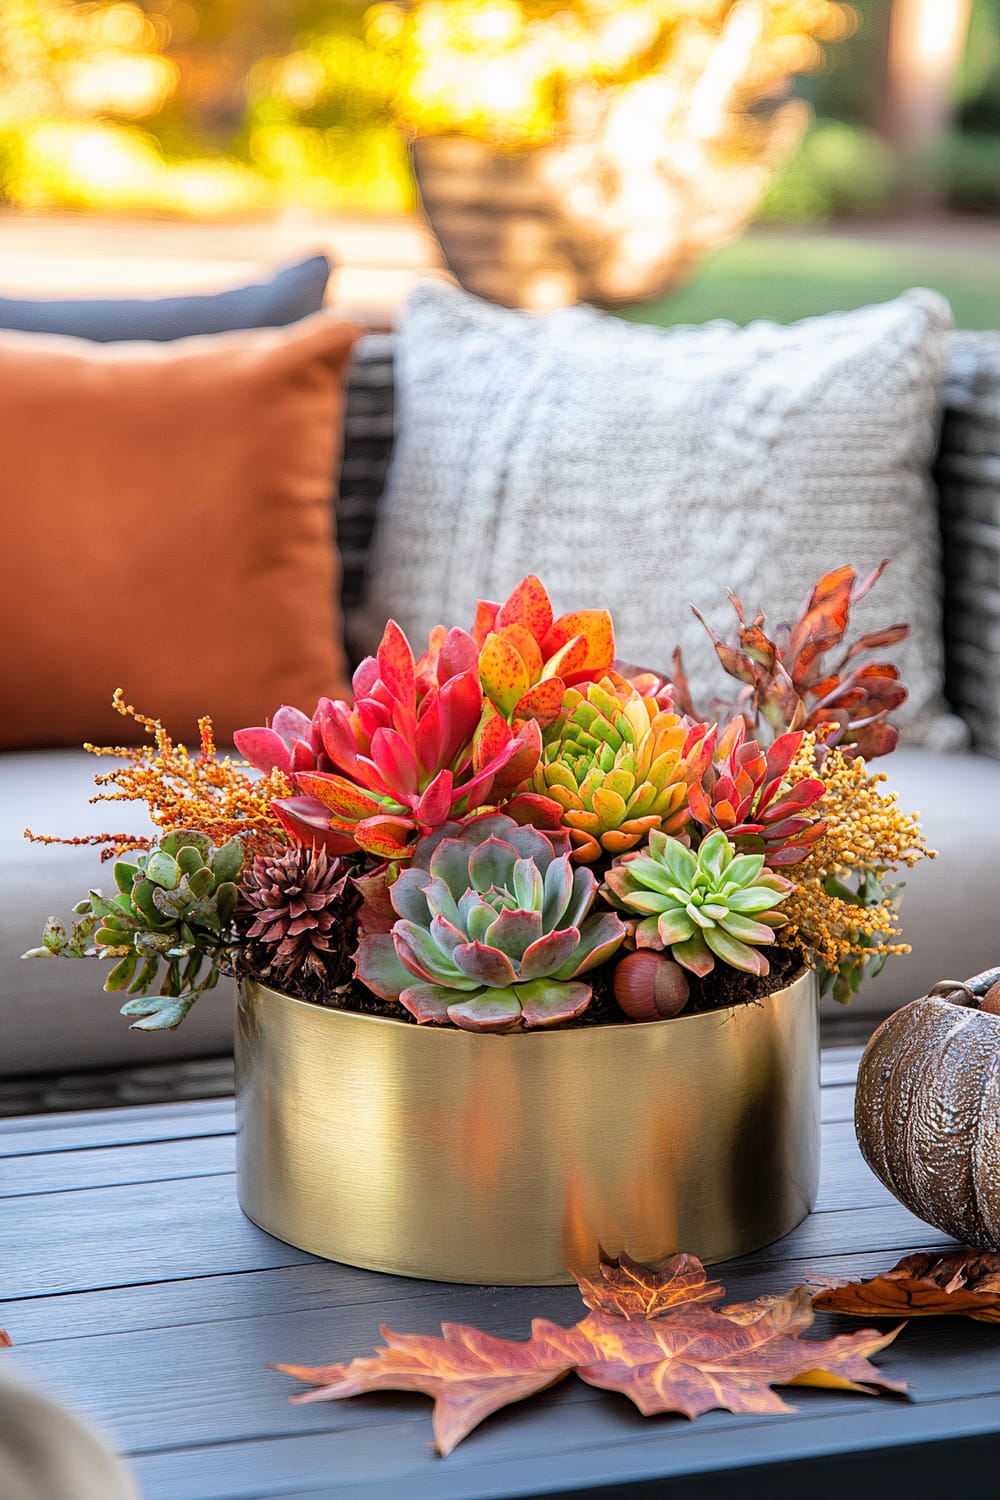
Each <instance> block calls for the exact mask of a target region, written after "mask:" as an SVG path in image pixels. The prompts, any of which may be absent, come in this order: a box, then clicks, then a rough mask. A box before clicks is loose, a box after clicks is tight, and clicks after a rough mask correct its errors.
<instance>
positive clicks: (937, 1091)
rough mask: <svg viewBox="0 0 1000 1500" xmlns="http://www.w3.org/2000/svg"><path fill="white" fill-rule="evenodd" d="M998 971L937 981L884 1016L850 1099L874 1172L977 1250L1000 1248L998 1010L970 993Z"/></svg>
mask: <svg viewBox="0 0 1000 1500" xmlns="http://www.w3.org/2000/svg"><path fill="white" fill-rule="evenodd" d="M998 978H1000V970H998V969H991V970H989V971H987V973H985V974H981V975H978V976H977V977H976V978H975V979H970V980H968V981H967V982H966V984H965V985H963V986H959V985H957V984H956V985H955V986H953V987H951V988H950V989H946V986H945V985H944V984H942V985H940V986H935V989H940V990H942V991H945V993H943V994H941V995H934V994H931V995H929V996H927V997H925V998H924V999H922V1000H914V1001H913V1002H912V1004H910V1005H904V1006H903V1007H902V1009H901V1010H897V1011H895V1012H894V1013H893V1014H892V1015H891V1016H889V1017H888V1019H887V1020H885V1021H883V1023H882V1025H881V1026H880V1027H879V1029H878V1030H877V1031H876V1032H875V1035H874V1036H873V1037H872V1039H871V1041H870V1042H869V1043H868V1046H867V1048H866V1049H865V1053H864V1056H863V1057H862V1059H861V1065H860V1067H859V1069H858V1089H857V1096H856V1104H855V1127H856V1129H857V1135H858V1145H859V1146H860V1148H861V1154H862V1156H863V1157H864V1159H865V1161H866V1162H867V1163H868V1165H869V1166H870V1167H871V1169H872V1171H873V1172H874V1173H875V1175H876V1177H878V1178H880V1180H881V1181H882V1182H883V1183H885V1186H886V1187H887V1188H888V1189H889V1191H890V1192H891V1193H894V1194H895V1195H896V1197H897V1198H898V1199H899V1200H900V1202H901V1203H903V1204H904V1205H905V1206H906V1207H907V1208H908V1209H910V1211H911V1212H912V1213H915V1214H916V1215H917V1217H918V1218H920V1219H923V1220H924V1221H925V1222H926V1223H928V1224H933V1225H934V1227H935V1228H936V1229H941V1230H944V1232H945V1233H946V1234H950V1235H954V1237H955V1238H956V1239H958V1240H962V1241H964V1243H965V1244H967V1245H974V1246H976V1247H977V1248H978V1249H983V1250H1000V1016H995V1015H991V1014H990V1013H989V1012H987V1011H983V1010H979V1009H977V1008H975V1002H976V1000H977V999H978V998H980V997H981V996H983V995H984V994H985V993H986V991H987V990H988V989H989V987H990V984H991V983H992V982H993V981H994V980H996V979H998ZM949 994H950V995H951V996H952V997H953V998H948V995H949ZM956 1000H959V1001H965V1002H972V1003H956Z"/></svg>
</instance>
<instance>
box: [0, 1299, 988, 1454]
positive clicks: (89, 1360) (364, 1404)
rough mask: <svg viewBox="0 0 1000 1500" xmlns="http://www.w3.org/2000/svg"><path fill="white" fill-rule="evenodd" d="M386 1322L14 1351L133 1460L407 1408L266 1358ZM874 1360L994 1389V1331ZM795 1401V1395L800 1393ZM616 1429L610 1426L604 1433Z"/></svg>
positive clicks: (523, 1316) (505, 1323)
mask: <svg viewBox="0 0 1000 1500" xmlns="http://www.w3.org/2000/svg"><path fill="white" fill-rule="evenodd" d="M785 1285H786V1283H785V1282H784V1281H783V1279H782V1277H781V1274H780V1273H772V1274H771V1275H770V1276H769V1277H761V1278H758V1279H757V1282H756V1287H755V1289H761V1288H762V1289H764V1290H783V1289H784V1288H785ZM735 1290H736V1288H735V1287H734V1288H733V1291H735ZM732 1294H733V1292H731V1293H730V1295H732ZM402 1311H403V1309H402V1307H401V1306H400V1305H396V1306H395V1307H393V1308H392V1326H394V1327H396V1328H399V1327H400V1325H399V1314H400V1312H402ZM584 1311H585V1309H584V1308H583V1306H582V1304H581V1301H580V1298H579V1296H578V1295H577V1293H576V1292H575V1291H570V1290H568V1289H567V1290H566V1291H565V1292H560V1291H558V1290H557V1291H556V1292H555V1293H554V1292H553V1289H546V1288H531V1289H520V1288H508V1289H505V1290H504V1291H502V1292H496V1291H491V1290H489V1289H479V1288H450V1287H449V1288H445V1289H440V1288H439V1289H438V1290H437V1292H436V1294H435V1295H433V1296H431V1297H427V1298H423V1299H420V1300H419V1301H416V1302H413V1303H411V1304H409V1306H408V1307H407V1309H406V1313H405V1328H403V1329H402V1330H401V1331H406V1332H413V1333H429V1334H436V1333H437V1332H438V1331H439V1326H440V1324H441V1323H442V1322H443V1321H452V1322H461V1323H466V1324H469V1325H471V1326H474V1327H478V1328H481V1329H483V1330H484V1331H485V1332H488V1333H491V1334H495V1335H497V1336H500V1337H504V1338H515V1339H521V1338H525V1337H527V1335H528V1333H529V1330H530V1319H531V1317H532V1316H548V1317H554V1318H555V1319H557V1320H558V1321H560V1322H562V1323H571V1322H574V1321H575V1320H576V1319H577V1318H579V1317H581V1316H582V1315H583V1314H584ZM381 1316H382V1314H381V1313H380V1312H379V1309H378V1308H377V1307H376V1308H372V1307H370V1306H366V1307H361V1308H359V1307H341V1308H338V1309H336V1311H335V1312H332V1313H327V1314H326V1315H325V1316H320V1315H317V1313H316V1312H314V1311H311V1310H310V1311H308V1312H298V1313H287V1312H284V1313H281V1314H273V1313H268V1314H263V1315H261V1316H257V1317H243V1318H241V1319H234V1320H232V1321H230V1322H227V1323H226V1324H225V1325H219V1324H213V1325H209V1326H207V1327H202V1328H199V1329H193V1328H190V1327H186V1328H164V1329H158V1330H155V1331H152V1332H149V1331H141V1332H138V1333H129V1334H115V1335H105V1336H100V1337H95V1338H90V1339H74V1340H70V1341H69V1342H67V1343H65V1344H62V1345H61V1344H59V1343H58V1342H51V1343H46V1344H35V1345H32V1346H30V1347H26V1348H21V1347H19V1346H16V1347H15V1350H14V1353H13V1355H12V1359H13V1362H14V1364H15V1365H17V1366H19V1367H20V1368H21V1369H23V1370H24V1371H25V1372H26V1374H27V1375H29V1376H30V1377H31V1378H32V1379H34V1380H35V1381H36V1382H38V1383H42V1384H44V1385H45V1386H46V1387H47V1388H49V1389H51V1390H54V1391H55V1392H56V1394H57V1395H58V1396H60V1397H61V1398H62V1399H63V1400H67V1401H70V1402H72V1403H73V1404H75V1405H77V1406H82V1408H83V1409H84V1410H85V1411H86V1413H87V1414H88V1415H89V1416H91V1417H92V1418H94V1419H95V1420H96V1421H97V1422H98V1423H99V1424H100V1425H101V1426H103V1427H104V1428H105V1429H106V1430H107V1431H108V1432H109V1433H110V1434H111V1436H112V1438H113V1439H114V1441H115V1442H116V1443H117V1445H118V1446H119V1447H120V1448H121V1449H122V1450H123V1451H125V1452H128V1453H130V1454H135V1453H140V1452H150V1451H156V1450H159V1449H162V1448H165V1447H170V1446H180V1445H183V1446H190V1445H198V1444H201V1443H208V1442H230V1441H246V1440H252V1439H254V1438H259V1437H265V1436H266V1437H280V1436H282V1435H288V1434H296V1433H298V1434H302V1433H308V1432H323V1431H328V1430H329V1429H330V1428H331V1427H334V1428H335V1429H337V1430H338V1431H349V1430H353V1429H355V1428H358V1427H372V1426H385V1425H389V1424H391V1423H393V1422H394V1421H397V1420H398V1419H399V1416H400V1414H401V1413H407V1412H409V1411H411V1410H413V1409H414V1402H413V1400H412V1398H410V1397H408V1396H405V1395H394V1394H389V1393H381V1394H380V1395H379V1396H378V1397H377V1398H374V1399H365V1400H363V1401H350V1402H336V1403H311V1404H308V1405H305V1406H296V1405H291V1404H290V1403H289V1401H288V1397H289V1395H291V1394H293V1393H295V1392H298V1391H301V1390H303V1389H304V1387H303V1386H302V1385H301V1384H300V1383H298V1382H295V1381H293V1380H291V1379H290V1378H289V1377H287V1376H284V1375H282V1374H281V1373H280V1372H278V1371H275V1370H272V1369H269V1368H268V1367H267V1366H268V1364H269V1362H270V1361H274V1360H279V1361H284V1362H289V1361H294V1362H296V1363H298V1362H302V1363H306V1364H312V1363H324V1362H332V1361H334V1360H339V1359H344V1360H348V1359H351V1358H353V1357H355V1356H356V1355H367V1354H370V1353H371V1351H372V1349H373V1347H374V1346H375V1344H376V1343H377V1341H378V1331H377V1320H378V1319H379V1318H381ZM819 1321H820V1327H821V1329H822V1330H823V1331H825V1332H827V1333H830V1332H833V1331H836V1330H839V1329H840V1328H848V1327H852V1328H853V1329H854V1330H855V1331H856V1330H857V1329H858V1328H859V1327H861V1326H863V1325H861V1324H853V1323H849V1322H847V1321H846V1320H842V1319H832V1318H830V1317H828V1316H824V1317H823V1318H822V1319H820V1320H819ZM878 1362H879V1364H880V1366H881V1367H883V1368H885V1369H886V1370H887V1372H889V1373H890V1374H891V1375H892V1377H893V1378H894V1379H900V1380H906V1381H908V1382H911V1383H912V1382H918V1391H917V1399H919V1401H920V1402H921V1403H924V1402H929V1401H934V1400H942V1399H946V1398H949V1397H954V1396H958V1395H973V1396H974V1395H981V1394H984V1393H986V1392H998V1391H1000V1360H998V1359H997V1335H996V1330H995V1329H993V1328H990V1327H989V1326H987V1325H983V1324H974V1323H971V1322H970V1323H966V1324H953V1325H951V1326H948V1325H946V1324H942V1323H939V1324H937V1325H935V1326H933V1327H932V1326H931V1325H930V1324H929V1323H927V1322H924V1323H918V1324H917V1325H916V1326H914V1327H911V1328H908V1329H907V1330H906V1337H905V1339H903V1338H902V1336H901V1337H900V1339H899V1340H897V1342H896V1343H895V1344H894V1345H893V1346H891V1349H890V1350H887V1351H885V1353H884V1354H882V1355H881V1356H879V1361H878ZM791 1399H792V1400H797V1399H798V1395H797V1393H796V1396H795V1397H792V1398H791ZM827 1399H828V1398H827ZM839 1399H842V1398H839ZM567 1401H569V1402H572V1403H574V1404H579V1405H582V1404H594V1405H595V1406H596V1407H597V1410H598V1412H603V1409H604V1407H605V1405H606V1404H611V1405H612V1406H613V1405H614V1403H607V1401H606V1398H603V1397H600V1396H595V1394H594V1392H593V1391H592V1389H591V1388H589V1387H585V1386H583V1385H582V1384H580V1383H577V1382H575V1381H574V1382H573V1383H572V1386H571V1389H570V1391H569V1392H568V1393H567V1394H565V1395H563V1396H561V1397H560V1403H565V1402H567ZM534 1404H536V1403H533V1405H534ZM854 1404H855V1403H854V1402H853V1400H852V1398H850V1397H848V1398H847V1399H846V1400H842V1409H843V1410H844V1411H849V1410H850V1408H851V1406H852V1405H854ZM416 1410H417V1411H418V1412H419V1411H421V1410H423V1411H424V1413H425V1415H428V1416H429V1406H424V1404H423V1403H420V1404H419V1405H418V1406H417V1407H416ZM525 1410H527V1408H525ZM586 1420H587V1430H588V1433H592V1432H593V1423H594V1422H595V1421H596V1420H598V1418H597V1415H596V1414H594V1415H592V1414H591V1413H589V1412H588V1415H587V1419H586ZM702 1420H705V1419H702ZM711 1421H712V1424H714V1425H717V1426H719V1427H720V1429H725V1428H726V1427H727V1426H729V1425H730V1419H727V1417H726V1416H725V1415H724V1414H721V1413H720V1414H717V1415H715V1416H714V1417H713V1418H712V1419H711ZM614 1426H615V1424H614V1422H611V1424H610V1426H609V1431H610V1432H612V1433H613V1431H614ZM553 1437H554V1434H553Z"/></svg>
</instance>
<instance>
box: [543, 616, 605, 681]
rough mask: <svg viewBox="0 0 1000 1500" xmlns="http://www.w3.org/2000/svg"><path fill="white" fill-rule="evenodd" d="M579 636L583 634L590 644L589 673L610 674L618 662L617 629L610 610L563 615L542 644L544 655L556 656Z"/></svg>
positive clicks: (587, 660)
mask: <svg viewBox="0 0 1000 1500" xmlns="http://www.w3.org/2000/svg"><path fill="white" fill-rule="evenodd" d="M576 635H582V636H583V638H584V640H585V641H586V643H587V655H586V659H585V661H584V667H585V668H586V669H587V671H588V672H604V671H607V669H608V667H610V665H611V663H612V662H613V661H614V659H615V628H614V624H613V623H612V620H611V615H610V614H609V613H608V611H607V610H606V609H577V610H573V611H572V612H571V613H570V614H568V615H561V616H560V618H559V619H558V620H556V622H555V623H554V625H553V626H552V628H551V630H550V631H549V633H548V635H547V636H546V637H545V639H544V641H543V642H542V655H543V656H546V657H549V656H554V655H555V653H556V652H557V651H559V650H560V649H561V648H562V647H563V646H565V645H566V643H567V641H571V640H572V639H573V637H574V636H576Z"/></svg>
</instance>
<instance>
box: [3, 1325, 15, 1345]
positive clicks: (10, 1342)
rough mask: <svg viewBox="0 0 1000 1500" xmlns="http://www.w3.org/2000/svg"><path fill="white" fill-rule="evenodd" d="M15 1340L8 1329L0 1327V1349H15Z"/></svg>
mask: <svg viewBox="0 0 1000 1500" xmlns="http://www.w3.org/2000/svg"><path fill="white" fill-rule="evenodd" d="M13 1347H14V1340H13V1339H12V1338H11V1336H10V1334H9V1333H8V1332H7V1331H6V1329H3V1328H0V1349H13Z"/></svg>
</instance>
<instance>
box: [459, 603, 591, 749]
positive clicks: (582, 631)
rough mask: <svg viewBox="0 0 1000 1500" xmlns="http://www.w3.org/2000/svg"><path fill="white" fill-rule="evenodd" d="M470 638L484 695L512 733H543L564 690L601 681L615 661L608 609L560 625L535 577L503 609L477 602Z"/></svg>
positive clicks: (575, 615) (565, 618) (577, 614)
mask: <svg viewBox="0 0 1000 1500" xmlns="http://www.w3.org/2000/svg"><path fill="white" fill-rule="evenodd" d="M472 636H473V639H474V640H475V642H476V644H477V646H478V647H479V676H480V681H481V682H482V685H483V692H484V693H485V694H486V696H487V698H489V700H490V702H491V703H492V704H493V706H494V707H495V708H496V710H497V712H498V713H499V714H500V715H502V717H503V718H504V719H505V720H506V721H507V723H508V724H512V725H513V726H514V727H515V728H516V727H517V726H518V725H519V724H522V723H523V722H524V721H525V720H527V719H534V720H536V722H537V723H538V724H539V725H540V726H541V728H543V729H545V728H547V726H548V725H549V724H552V723H554V721H555V720H556V719H557V718H558V717H559V714H560V712H561V709H562V700H563V693H564V692H565V690H566V688H567V687H571V686H573V685H575V684H576V683H580V682H592V681H597V680H598V679H599V678H601V677H603V676H604V674H605V673H606V672H607V671H609V670H610V668H611V664H612V662H613V660H614V655H615V635H614V627H613V625H612V623H611V616H610V614H609V613H608V611H607V610H606V609H579V610H574V611H573V612H572V613H570V614H566V615H561V616H560V617H559V619H558V620H557V619H555V617H554V613H553V609H552V603H551V601H550V599H549V596H548V594H547V593H546V592H545V589H544V588H543V586H542V584H541V583H540V581H539V580H538V579H537V578H536V577H535V576H534V575H533V574H529V576H528V577H527V578H522V580H521V582H520V583H519V584H518V585H517V587H516V588H515V589H514V591H513V593H512V594H511V595H510V598H509V599H507V600H506V601H505V603H503V604H491V603H489V602H488V601H487V600H484V599H481V600H480V601H479V604H478V607H477V609H476V618H475V621H474V623H473V626H472Z"/></svg>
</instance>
